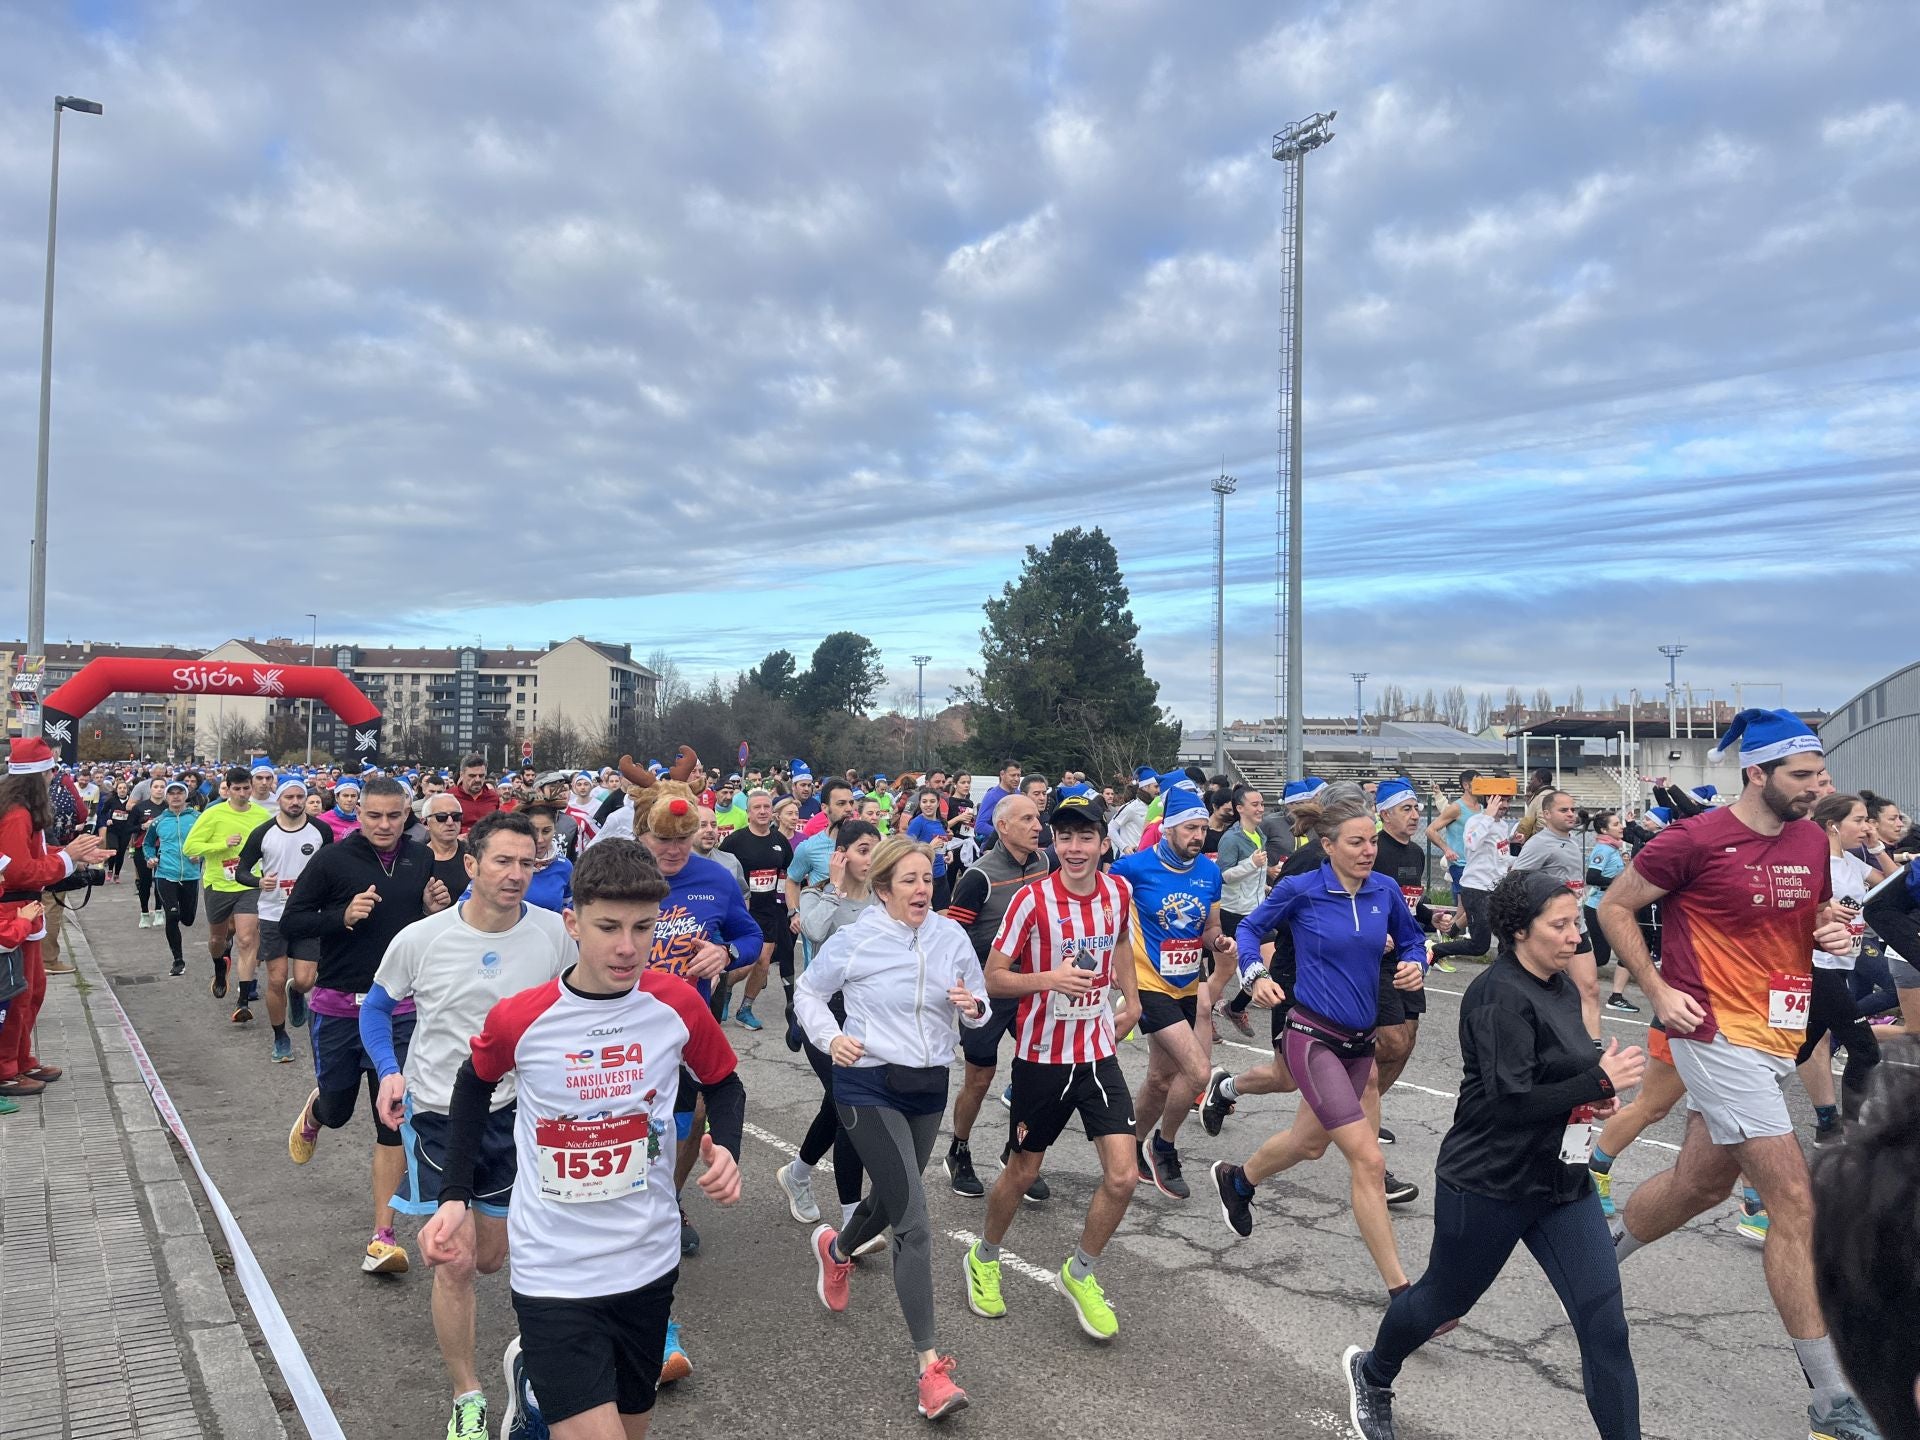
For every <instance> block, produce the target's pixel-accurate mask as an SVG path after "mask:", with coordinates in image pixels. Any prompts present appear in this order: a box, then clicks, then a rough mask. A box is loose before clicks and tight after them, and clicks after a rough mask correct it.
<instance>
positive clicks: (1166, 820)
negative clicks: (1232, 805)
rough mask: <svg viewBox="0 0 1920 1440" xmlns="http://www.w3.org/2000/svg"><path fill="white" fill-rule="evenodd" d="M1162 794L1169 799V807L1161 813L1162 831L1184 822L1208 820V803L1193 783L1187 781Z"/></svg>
mask: <svg viewBox="0 0 1920 1440" xmlns="http://www.w3.org/2000/svg"><path fill="white" fill-rule="evenodd" d="M1181 779H1183V780H1186V777H1185V776H1182V777H1181ZM1162 793H1164V794H1165V795H1166V797H1167V807H1166V809H1165V810H1163V811H1162V812H1161V813H1160V826H1161V829H1162V830H1165V829H1167V828H1169V827H1171V826H1174V825H1178V824H1180V823H1181V822H1182V821H1186V820H1203V819H1205V818H1206V814H1207V805H1206V802H1205V801H1204V800H1202V799H1201V798H1200V791H1199V789H1198V788H1197V787H1196V786H1195V785H1194V783H1193V781H1191V780H1186V783H1185V784H1184V785H1175V786H1172V787H1171V788H1169V789H1168V790H1166V791H1164V792H1162Z"/></svg>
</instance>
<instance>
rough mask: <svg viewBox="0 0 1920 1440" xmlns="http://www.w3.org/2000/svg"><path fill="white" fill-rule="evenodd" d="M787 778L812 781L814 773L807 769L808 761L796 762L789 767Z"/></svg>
mask: <svg viewBox="0 0 1920 1440" xmlns="http://www.w3.org/2000/svg"><path fill="white" fill-rule="evenodd" d="M787 778H788V779H789V780H811V779H812V778H813V771H811V770H809V769H808V768H807V762H806V761H804V760H796V761H794V762H793V764H791V765H789V766H788V767H787Z"/></svg>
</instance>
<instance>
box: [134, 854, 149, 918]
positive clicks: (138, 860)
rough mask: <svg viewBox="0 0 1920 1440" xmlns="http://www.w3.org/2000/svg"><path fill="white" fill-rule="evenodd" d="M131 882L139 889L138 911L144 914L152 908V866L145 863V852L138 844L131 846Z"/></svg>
mask: <svg viewBox="0 0 1920 1440" xmlns="http://www.w3.org/2000/svg"><path fill="white" fill-rule="evenodd" d="M133 883H134V884H135V885H136V886H137V887H139V890H140V913H141V914H142V915H145V914H146V913H147V912H148V911H150V910H151V909H152V908H153V866H151V865H149V864H148V863H147V852H146V851H145V850H143V849H141V848H140V847H139V846H138V845H135V846H134V847H133Z"/></svg>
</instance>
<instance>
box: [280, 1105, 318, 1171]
mask: <svg viewBox="0 0 1920 1440" xmlns="http://www.w3.org/2000/svg"><path fill="white" fill-rule="evenodd" d="M319 1098H320V1092H319V1091H318V1090H315V1091H314V1092H313V1093H312V1094H311V1095H309V1096H307V1101H306V1103H305V1104H304V1105H302V1106H301V1107H300V1113H299V1114H298V1115H296V1116H294V1117H293V1129H291V1130H289V1131H288V1132H287V1154H288V1155H290V1156H292V1157H293V1163H294V1164H296V1165H304V1164H306V1163H307V1162H308V1161H309V1160H311V1159H313V1147H314V1146H315V1145H316V1144H318V1143H319V1140H320V1126H319V1125H318V1123H316V1122H315V1120H314V1118H313V1102H314V1101H316V1100H318V1099H319Z"/></svg>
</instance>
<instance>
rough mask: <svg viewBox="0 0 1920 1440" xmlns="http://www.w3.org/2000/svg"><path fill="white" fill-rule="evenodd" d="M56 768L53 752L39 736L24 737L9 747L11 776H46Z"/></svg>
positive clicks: (8, 759) (10, 743) (8, 762)
mask: <svg viewBox="0 0 1920 1440" xmlns="http://www.w3.org/2000/svg"><path fill="white" fill-rule="evenodd" d="M53 767H54V759H53V751H51V750H49V749H48V748H47V742H46V741H44V740H42V739H41V738H40V737H39V736H38V735H22V736H21V737H20V738H19V739H18V740H13V741H9V742H8V745H7V773H8V774H9V775H44V774H46V773H47V772H48V771H50V770H52V769H53Z"/></svg>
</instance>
